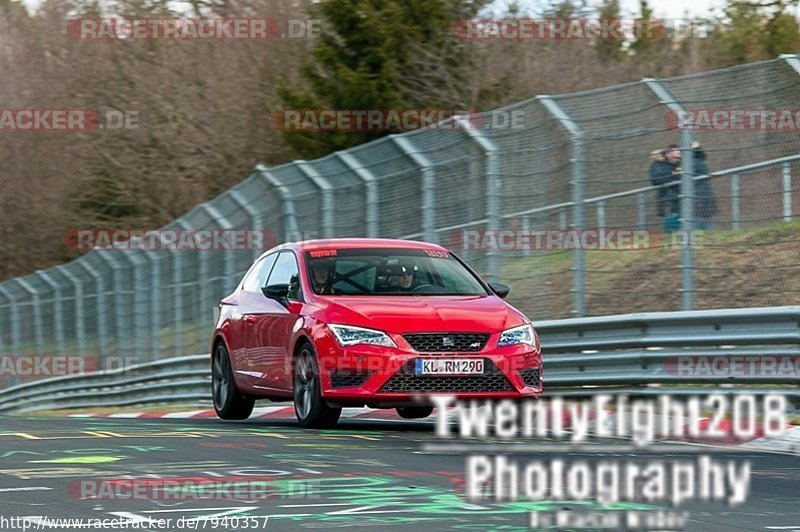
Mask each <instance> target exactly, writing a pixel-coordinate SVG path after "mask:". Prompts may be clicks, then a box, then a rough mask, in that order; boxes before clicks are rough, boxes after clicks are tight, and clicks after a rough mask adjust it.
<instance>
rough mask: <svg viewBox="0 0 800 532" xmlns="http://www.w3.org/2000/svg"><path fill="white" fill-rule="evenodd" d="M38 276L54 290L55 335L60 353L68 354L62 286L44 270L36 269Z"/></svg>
mask: <svg viewBox="0 0 800 532" xmlns="http://www.w3.org/2000/svg"><path fill="white" fill-rule="evenodd" d="M36 276H37V277H39V279H41V280H42V281H44V283H45V284H46V285H47V286H49V287H50V289H51V290H53V336H55V340H56V346H57V347H56V348H57V349H58V354H61V355H66V354H67V353H66V346H65V345H64V308H63V305H62V301H61V287H60V286H59V285H58V283H57V282H55V281H53V279H52V277H50V275H49V274H48V273H47V272H45V271H44V270H36Z"/></svg>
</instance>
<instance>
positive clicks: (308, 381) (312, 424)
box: [292, 344, 342, 429]
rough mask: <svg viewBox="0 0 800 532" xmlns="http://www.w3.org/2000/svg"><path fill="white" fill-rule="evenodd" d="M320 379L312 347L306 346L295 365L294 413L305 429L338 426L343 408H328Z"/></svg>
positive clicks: (296, 359)
mask: <svg viewBox="0 0 800 532" xmlns="http://www.w3.org/2000/svg"><path fill="white" fill-rule="evenodd" d="M320 390H321V384H320V378H319V366H317V359H316V358H315V357H314V351H313V350H312V349H311V346H310V345H308V344H306V345H304V346H303V347H302V348H301V349H300V353H298V354H297V357H296V358H295V363H294V386H293V387H292V394H293V396H294V413H295V416H296V417H297V421H298V422H299V423H300V425H301V426H303V427H308V428H316V429H321V428H329V427H333V426H334V425H336V422H337V421H339V416H340V415H341V414H342V409H341V408H333V407H331V406H328V403H326V402H325V399H323V398H322V393H321V391H320Z"/></svg>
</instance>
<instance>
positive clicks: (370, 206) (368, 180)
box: [336, 151, 380, 238]
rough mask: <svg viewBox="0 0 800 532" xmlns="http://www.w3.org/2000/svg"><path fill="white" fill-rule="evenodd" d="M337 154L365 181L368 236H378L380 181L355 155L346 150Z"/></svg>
mask: <svg viewBox="0 0 800 532" xmlns="http://www.w3.org/2000/svg"><path fill="white" fill-rule="evenodd" d="M336 156H337V157H338V158H339V159H340V160H341V161H342V163H344V165H345V166H347V168H349V169H350V171H352V172H353V173H354V174H356V175H357V176H358V178H359V179H361V180H362V181H363V182H364V186H365V187H366V189H367V220H366V222H367V237H369V238H376V237H377V236H378V213H379V212H380V211H379V209H378V181H377V180H376V179H375V176H374V175H372V172H370V171H369V170H367V169H366V168H364V167H363V166H361V165H360V164H359V163H358V161H357V160H356V158H355V157H353V156H352V155H351V154H350V153H348V152H346V151H337V152H336Z"/></svg>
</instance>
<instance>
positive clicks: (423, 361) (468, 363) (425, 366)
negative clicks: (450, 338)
mask: <svg viewBox="0 0 800 532" xmlns="http://www.w3.org/2000/svg"><path fill="white" fill-rule="evenodd" d="M416 374H417V375H482V374H483V359H482V358H418V359H417V361H416Z"/></svg>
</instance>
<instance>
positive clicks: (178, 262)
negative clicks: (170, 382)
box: [159, 218, 205, 357]
mask: <svg viewBox="0 0 800 532" xmlns="http://www.w3.org/2000/svg"><path fill="white" fill-rule="evenodd" d="M175 223H176V224H177V225H178V227H180V228H181V229H183V230H184V231H189V230H190V227H188V225H187V224H186V222H185V221H184V220H183V218H178V219H177V220H175ZM160 239H161V237H160V236H159V241H160ZM159 247H161V246H159ZM172 252H173V255H172V256H173V259H174V260H173V261H172V268H173V269H172V284H173V286H174V287H175V314H174V319H173V320H172V323H173V325H174V327H175V331H174V334H175V356H176V357H179V356H181V355H183V321H184V316H183V299H184V298H183V291H184V289H185V288H184V283H183V256H184V255H183V254H184V253H185V251H181V250H180V249H177V247H176V248H175V249H173V250H172ZM200 267H201V269H200V270H199V273H198V277H200V278H202V276H203V272H202V268H204V267H205V260H201V261H200ZM199 284H200V286H199V288H200V300H201V301H202V300H203V294H204V290H205V288H204V287H205V282H200V283H199Z"/></svg>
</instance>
